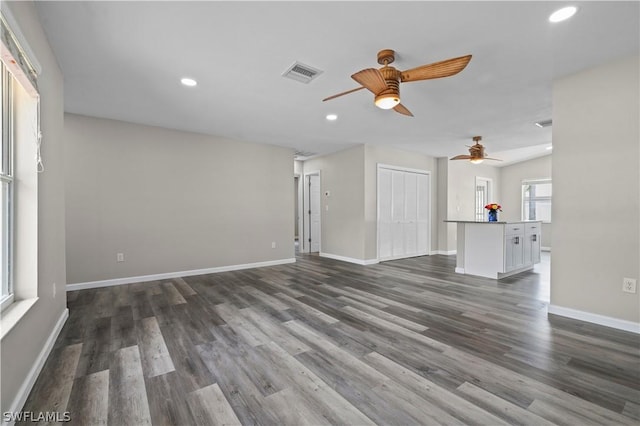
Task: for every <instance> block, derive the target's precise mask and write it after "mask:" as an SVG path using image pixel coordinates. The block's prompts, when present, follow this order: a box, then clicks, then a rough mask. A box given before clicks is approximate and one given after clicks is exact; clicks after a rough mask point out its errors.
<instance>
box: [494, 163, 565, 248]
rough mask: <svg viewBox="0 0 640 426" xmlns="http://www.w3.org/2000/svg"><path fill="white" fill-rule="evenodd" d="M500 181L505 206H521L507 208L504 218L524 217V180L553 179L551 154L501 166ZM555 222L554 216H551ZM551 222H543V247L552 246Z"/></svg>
mask: <svg viewBox="0 0 640 426" xmlns="http://www.w3.org/2000/svg"><path fill="white" fill-rule="evenodd" d="M499 170H500V181H501V188H502V194H501V196H500V199H501V200H502V203H503V205H504V206H514V207H516V206H519V207H518V208H509V209H508V210H507V209H505V210H504V211H503V212H502V215H501V216H502V219H504V220H506V221H518V220H521V219H522V181H523V180H525V179H551V155H545V156H544V157H539V158H534V159H532V160H528V161H522V162H520V163H516V164H512V165H509V166H505V167H501V168H500V169H499ZM551 221H552V222H553V217H552V218H551ZM551 232H552V229H551V223H543V224H542V247H546V248H549V247H551Z"/></svg>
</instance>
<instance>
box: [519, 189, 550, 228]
mask: <svg viewBox="0 0 640 426" xmlns="http://www.w3.org/2000/svg"><path fill="white" fill-rule="evenodd" d="M522 219H523V220H541V221H543V222H551V179H536V180H525V181H522Z"/></svg>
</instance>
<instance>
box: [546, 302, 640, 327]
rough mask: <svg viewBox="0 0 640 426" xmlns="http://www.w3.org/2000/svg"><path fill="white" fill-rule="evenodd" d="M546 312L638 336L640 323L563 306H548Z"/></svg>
mask: <svg viewBox="0 0 640 426" xmlns="http://www.w3.org/2000/svg"><path fill="white" fill-rule="evenodd" d="M548 312H549V313H550V314H553V315H560V316H562V317H567V318H572V319H576V320H580V321H586V322H590V323H594V324H599V325H604V326H605V327H611V328H616V329H618V330H624V331H629V332H631V333H636V334H640V323H637V322H633V321H627V320H622V319H618V318H613V317H608V316H605V315H600V314H593V313H591V312H585V311H579V310H577V309H572V308H565V307H563V306H557V305H549V307H548Z"/></svg>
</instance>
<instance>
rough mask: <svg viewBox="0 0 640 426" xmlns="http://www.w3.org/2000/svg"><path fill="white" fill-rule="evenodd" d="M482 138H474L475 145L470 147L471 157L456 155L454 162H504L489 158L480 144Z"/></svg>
mask: <svg viewBox="0 0 640 426" xmlns="http://www.w3.org/2000/svg"><path fill="white" fill-rule="evenodd" d="M481 140H482V136H474V137H473V141H474V142H475V144H473V145H472V146H470V147H469V154H470V155H456V156H455V157H453V158H452V160H469V161H470V162H471V163H472V164H480V163H482V162H483V161H484V160H494V161H502V160H498V159H497V158H489V157H487V156H486V154H485V152H484V146H483V145H482V144H480V141H481Z"/></svg>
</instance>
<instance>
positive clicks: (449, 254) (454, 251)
mask: <svg viewBox="0 0 640 426" xmlns="http://www.w3.org/2000/svg"><path fill="white" fill-rule="evenodd" d="M457 253H458V250H449V251H447V250H434V251H432V252H431V254H441V255H444V256H453V255H454V254H457Z"/></svg>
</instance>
